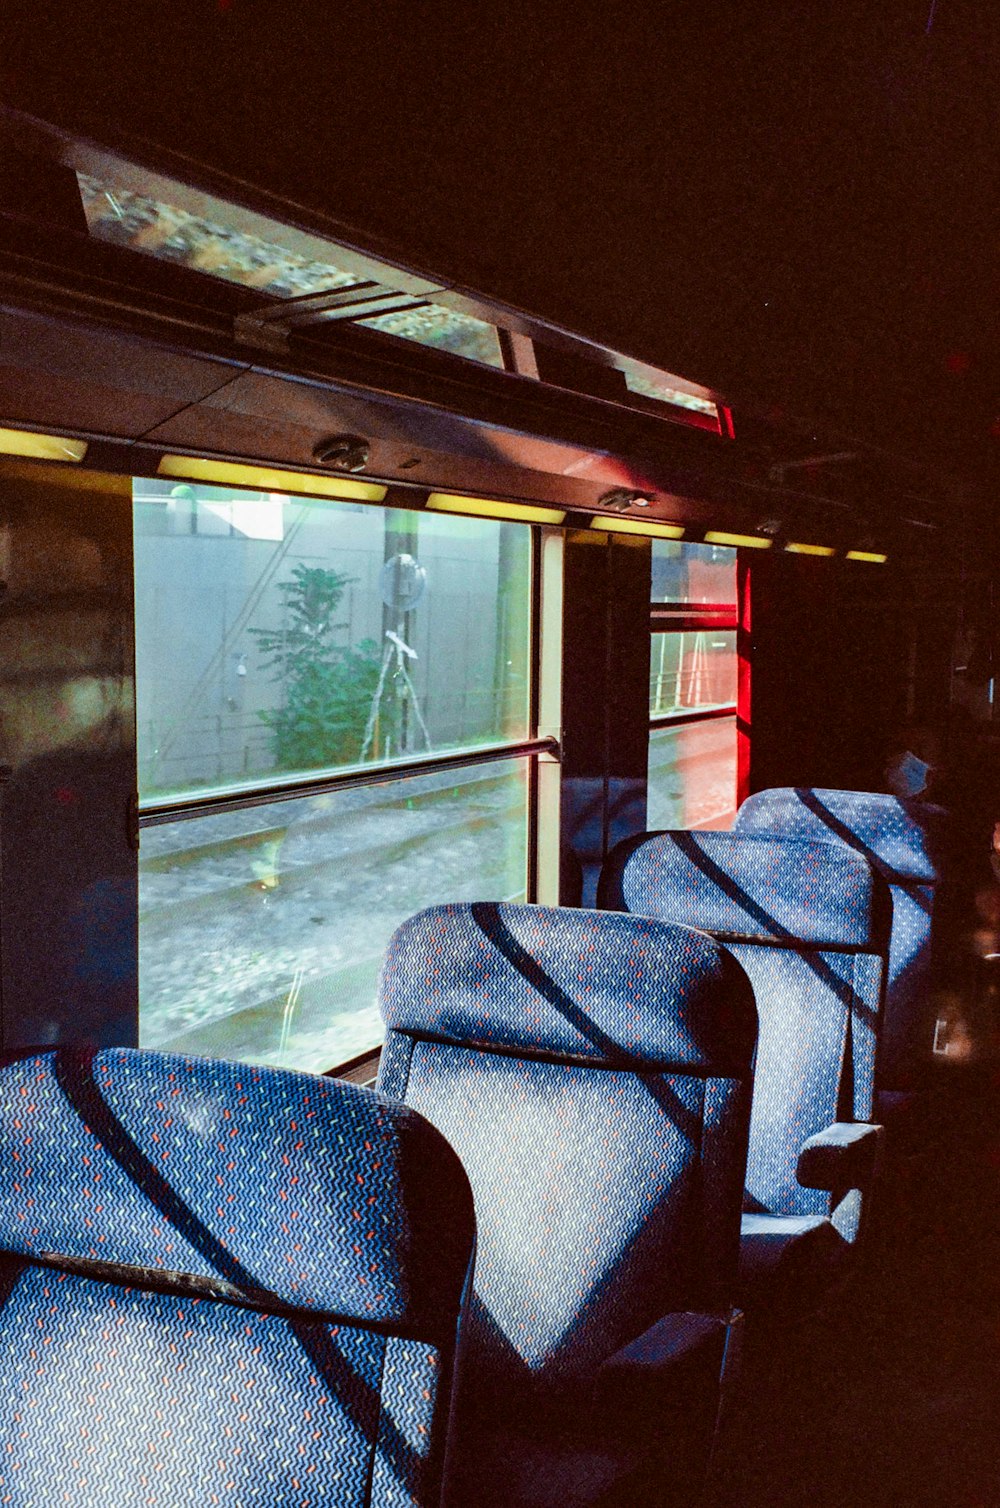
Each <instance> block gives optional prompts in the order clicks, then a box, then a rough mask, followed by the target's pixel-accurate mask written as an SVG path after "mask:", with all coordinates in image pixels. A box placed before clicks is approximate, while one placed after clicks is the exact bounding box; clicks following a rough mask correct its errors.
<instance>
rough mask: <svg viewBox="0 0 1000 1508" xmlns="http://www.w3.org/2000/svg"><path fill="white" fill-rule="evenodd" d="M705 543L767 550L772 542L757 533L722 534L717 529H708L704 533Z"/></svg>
mask: <svg viewBox="0 0 1000 1508" xmlns="http://www.w3.org/2000/svg"><path fill="white" fill-rule="evenodd" d="M705 543H706V544H707V545H743V546H744V547H745V548H746V549H748V550H769V549H770V548H771V545H772V543H773V541H772V540H770V539H762V538H761V536H760V535H759V534H724V533H722V532H721V531H720V530H718V529H709V531H708V533H707V534H706V535H705Z"/></svg>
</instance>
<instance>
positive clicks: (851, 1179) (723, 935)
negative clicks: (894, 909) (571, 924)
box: [598, 832, 888, 1312]
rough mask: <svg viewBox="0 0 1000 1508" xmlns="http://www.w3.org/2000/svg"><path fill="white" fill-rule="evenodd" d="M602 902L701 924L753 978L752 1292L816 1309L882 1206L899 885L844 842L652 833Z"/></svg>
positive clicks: (603, 892)
mask: <svg viewBox="0 0 1000 1508" xmlns="http://www.w3.org/2000/svg"><path fill="white" fill-rule="evenodd" d="M598 894H599V899H600V903H601V905H603V906H607V907H611V908H616V909H621V910H626V911H630V912H633V913H638V914H641V915H644V916H653V917H657V918H659V919H660V920H663V921H674V922H679V923H682V924H684V925H686V926H699V927H701V928H703V929H704V930H705V931H706V932H708V933H710V934H711V935H712V936H713V937H715V938H717V939H718V940H719V941H721V942H724V943H725V944H726V946H727V947H728V948H729V949H730V950H731V951H732V952H733V953H734V954H735V956H736V957H737V958H738V959H739V961H740V963H741V964H742V965H743V967H744V969H745V970H746V972H747V974H748V976H749V977H750V980H751V982H752V984H753V987H754V993H755V995H756V999H757V1011H758V1015H759V1018H760V1042H759V1046H758V1053H757V1067H756V1075H755V1083H754V1096H753V1114H752V1118H751V1123H750V1151H749V1157H748V1161H747V1178H746V1195H745V1202H744V1210H745V1213H744V1218H743V1236H742V1241H741V1256H740V1298H741V1302H742V1303H743V1304H744V1305H745V1306H746V1308H747V1310H748V1311H749V1310H751V1309H758V1310H761V1309H764V1308H772V1307H775V1306H777V1307H780V1308H782V1309H784V1310H785V1311H787V1312H790V1311H792V1310H795V1311H798V1310H801V1309H802V1308H809V1307H811V1306H812V1305H814V1304H815V1303H817V1302H819V1301H820V1300H821V1299H822V1298H823V1297H824V1296H825V1295H826V1294H828V1293H829V1292H830V1291H831V1289H833V1288H835V1287H836V1286H838V1284H839V1281H840V1279H841V1278H842V1277H846V1275H847V1273H848V1271H849V1269H850V1267H851V1265H852V1259H853V1257H854V1256H855V1255H856V1252H857V1249H858V1246H857V1243H858V1241H859V1237H860V1236H861V1234H862V1232H863V1219H862V1217H863V1216H867V1215H868V1213H869V1204H870V1200H869V1199H868V1198H867V1195H868V1194H869V1192H870V1190H871V1187H872V1182H873V1178H874V1168H875V1158H876V1152H877V1147H878V1141H879V1128H878V1127H876V1126H874V1125H872V1124H870V1120H871V1114H872V1092H873V1081H874V1064H875V1052H876V1042H877V1035H878V1025H879V1011H880V1006H881V997H882V980H883V959H882V949H883V948H884V939H885V935H886V930H887V925H888V897H887V896H886V894H885V889H884V886H882V885H881V883H880V881H879V880H878V877H877V876H876V875H875V874H874V873H873V872H872V870H871V868H870V867H869V865H868V864H867V863H866V862H865V860H864V859H862V858H861V856H860V855H859V854H856V853H852V852H850V851H849V850H848V849H846V848H844V847H842V846H840V845H837V844H833V843H786V842H782V841H779V840H776V839H767V838H751V837H742V836H740V837H737V836H734V835H733V834H731V833H692V832H667V833H646V834H641V835H640V836H639V837H636V838H630V839H627V840H626V841H625V842H624V843H620V844H618V845H617V847H616V848H614V849H613V850H612V852H611V853H610V854H609V856H608V859H607V862H606V864H605V867H604V870H603V872H602V875H601V883H600V888H599V892H598Z"/></svg>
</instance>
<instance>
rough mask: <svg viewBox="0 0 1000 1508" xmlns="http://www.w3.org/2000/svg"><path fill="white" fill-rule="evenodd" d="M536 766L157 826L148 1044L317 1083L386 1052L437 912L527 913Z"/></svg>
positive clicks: (144, 946) (148, 904) (152, 851)
mask: <svg viewBox="0 0 1000 1508" xmlns="http://www.w3.org/2000/svg"><path fill="white" fill-rule="evenodd" d="M528 763H529V761H528V760H525V759H517V760H515V759H511V760H504V761H502V762H499V763H496V764H491V765H479V766H476V767H474V768H471V769H465V770H452V771H449V772H447V773H437V774H434V775H420V776H411V777H409V778H407V779H401V780H393V781H390V782H388V783H386V784H384V785H379V786H366V787H362V788H355V789H347V790H342V791H338V792H336V793H334V794H331V795H324V796H310V797H303V798H300V799H296V800H292V801H281V802H273V803H270V804H268V805H265V806H260V807H256V808H254V809H253V810H250V811H241V812H220V813H215V814H211V815H207V816H204V817H199V818H194V819H191V820H189V821H185V822H172V823H167V824H164V825H162V826H157V827H151V828H145V829H144V830H143V832H142V842H141V849H140V862H139V998H140V1015H139V1035H140V1042H141V1044H142V1046H144V1047H157V1048H164V1049H170V1050H176V1051H183V1052H192V1053H196V1054H204V1055H207V1056H217V1057H226V1058H238V1059H244V1060H246V1061H249V1062H257V1063H272V1064H284V1065H286V1066H291V1067H296V1068H303V1069H308V1070H310V1071H314V1072H322V1071H323V1070H325V1069H328V1068H330V1067H333V1066H335V1065H336V1064H338V1063H343V1062H346V1061H347V1060H348V1059H350V1058H352V1057H354V1056H356V1055H357V1054H358V1053H361V1052H364V1051H366V1050H367V1049H369V1048H371V1047H374V1046H375V1045H376V1044H377V1043H378V1042H379V1041H380V1039H381V1036H382V1028H381V1022H380V1020H379V1016H378V1012H377V1009H376V1006H375V984H376V979H377V975H378V970H379V966H380V964H381V960H382V955H383V953H384V951H385V948H386V944H387V943H388V941H389V938H390V936H391V935H392V932H393V931H394V929H395V928H396V927H397V926H398V925H399V924H400V922H402V921H404V920H405V919H406V918H407V917H408V916H412V915H413V913H414V912H415V911H419V910H420V909H421V908H422V907H424V906H429V905H433V904H436V903H438V902H444V901H455V900H519V901H523V900H524V899H525V877H526V868H527V789H528V785H527V766H528Z"/></svg>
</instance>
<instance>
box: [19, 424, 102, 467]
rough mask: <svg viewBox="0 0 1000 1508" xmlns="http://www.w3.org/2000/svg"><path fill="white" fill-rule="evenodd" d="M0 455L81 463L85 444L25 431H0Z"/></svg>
mask: <svg viewBox="0 0 1000 1508" xmlns="http://www.w3.org/2000/svg"><path fill="white" fill-rule="evenodd" d="M0 454H2V455H5V456H33V457H34V458H35V459H36V460H38V461H82V460H83V458H84V456H85V455H86V454H87V442H86V440H68V439H65V438H64V437H63V436H62V435H36V434H33V433H32V432H31V431H30V430H27V429H0Z"/></svg>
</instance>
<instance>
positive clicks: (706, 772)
mask: <svg viewBox="0 0 1000 1508" xmlns="http://www.w3.org/2000/svg"><path fill="white" fill-rule="evenodd" d="M651 595H652V604H651V627H652V631H653V632H652V640H651V646H650V669H649V713H650V736H649V769H648V780H649V785H648V797H647V800H648V810H647V825H648V826H649V827H650V828H653V829H655V828H670V827H698V828H709V827H728V826H729V825H730V824H731V822H732V820H733V817H734V815H735V812H736V804H737V802H736V688H737V668H738V662H737V651H736V551H735V550H731V549H723V548H720V547H718V546H715V545H698V544H693V545H686V544H681V543H674V542H673V541H669V540H654V541H653V573H652V594H651Z"/></svg>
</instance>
